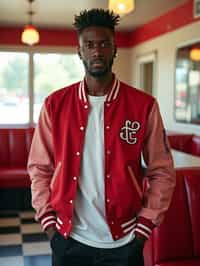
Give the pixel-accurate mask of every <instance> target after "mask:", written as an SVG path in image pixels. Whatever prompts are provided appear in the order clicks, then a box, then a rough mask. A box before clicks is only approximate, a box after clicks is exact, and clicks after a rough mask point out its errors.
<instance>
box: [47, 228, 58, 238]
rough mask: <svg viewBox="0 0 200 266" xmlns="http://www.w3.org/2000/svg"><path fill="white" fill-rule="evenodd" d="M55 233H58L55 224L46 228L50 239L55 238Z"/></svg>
mask: <svg viewBox="0 0 200 266" xmlns="http://www.w3.org/2000/svg"><path fill="white" fill-rule="evenodd" d="M55 233H56V228H55V227H54V226H51V227H48V228H47V230H46V234H47V236H48V239H49V240H51V239H52V238H53V236H54V234H55Z"/></svg>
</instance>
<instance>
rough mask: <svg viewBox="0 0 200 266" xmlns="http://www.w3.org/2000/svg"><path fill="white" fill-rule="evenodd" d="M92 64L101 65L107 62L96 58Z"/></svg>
mask: <svg viewBox="0 0 200 266" xmlns="http://www.w3.org/2000/svg"><path fill="white" fill-rule="evenodd" d="M90 63H91V64H99V63H105V60H104V59H103V58H96V59H93V60H91V61H90Z"/></svg>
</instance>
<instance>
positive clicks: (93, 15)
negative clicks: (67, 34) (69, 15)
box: [73, 8, 120, 35]
mask: <svg viewBox="0 0 200 266" xmlns="http://www.w3.org/2000/svg"><path fill="white" fill-rule="evenodd" d="M119 19H120V16H119V15H116V14H114V13H113V11H109V10H104V9H101V8H100V9H98V8H93V9H90V10H83V11H82V12H81V13H80V15H75V17H74V23H73V25H74V26H75V28H76V30H77V32H78V34H79V35H80V34H81V32H82V31H83V30H84V29H85V28H88V27H91V26H98V27H106V28H109V29H111V30H112V31H113V33H114V32H115V26H117V25H118V23H119Z"/></svg>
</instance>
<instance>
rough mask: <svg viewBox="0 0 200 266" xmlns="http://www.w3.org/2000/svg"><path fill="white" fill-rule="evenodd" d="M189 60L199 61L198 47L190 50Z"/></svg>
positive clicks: (199, 52)
mask: <svg viewBox="0 0 200 266" xmlns="http://www.w3.org/2000/svg"><path fill="white" fill-rule="evenodd" d="M190 59H192V60H193V61H200V47H196V48H192V50H191V51H190Z"/></svg>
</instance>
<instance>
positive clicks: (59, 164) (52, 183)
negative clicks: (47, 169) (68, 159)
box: [50, 161, 62, 190]
mask: <svg viewBox="0 0 200 266" xmlns="http://www.w3.org/2000/svg"><path fill="white" fill-rule="evenodd" d="M61 165H62V163H61V161H59V162H58V164H57V166H56V169H55V171H54V174H53V176H52V179H51V184H50V188H51V190H52V189H53V186H54V184H55V181H56V177H57V176H58V174H59V172H60V168H61Z"/></svg>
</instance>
